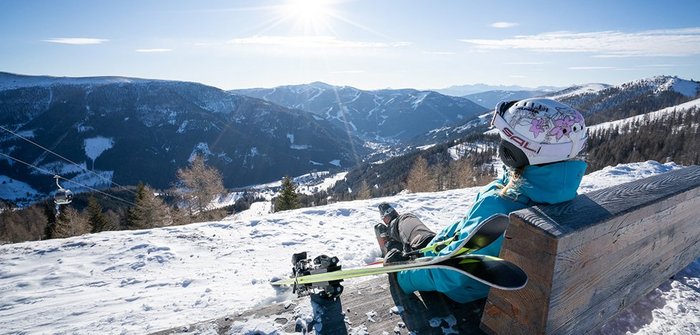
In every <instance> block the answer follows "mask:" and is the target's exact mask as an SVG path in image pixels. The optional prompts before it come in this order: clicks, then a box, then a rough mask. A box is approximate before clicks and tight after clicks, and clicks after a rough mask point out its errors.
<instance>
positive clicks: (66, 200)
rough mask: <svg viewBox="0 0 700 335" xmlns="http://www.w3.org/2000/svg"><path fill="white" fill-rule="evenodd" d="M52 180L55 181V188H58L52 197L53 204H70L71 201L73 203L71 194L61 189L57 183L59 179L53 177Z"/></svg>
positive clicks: (67, 190)
mask: <svg viewBox="0 0 700 335" xmlns="http://www.w3.org/2000/svg"><path fill="white" fill-rule="evenodd" d="M53 178H54V179H56V186H58V190H56V193H54V195H53V202H54V203H55V204H56V205H67V204H70V203H71V201H73V192H71V190H69V189H65V188H63V187H61V184H59V183H58V179H59V178H60V177H59V176H58V175H56V176H53Z"/></svg>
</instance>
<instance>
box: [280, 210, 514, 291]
mask: <svg viewBox="0 0 700 335" xmlns="http://www.w3.org/2000/svg"><path fill="white" fill-rule="evenodd" d="M507 226H508V216H507V215H504V214H496V215H493V216H491V217H489V218H487V219H486V220H484V221H482V222H481V223H480V224H479V225H478V226H477V227H475V228H474V229H473V230H472V231H471V232H470V233H469V235H467V237H466V238H465V239H464V240H463V241H462V242H461V244H460V245H459V246H458V247H456V248H455V249H454V250H453V251H452V252H450V253H449V254H446V255H438V256H424V257H419V258H415V259H412V260H408V261H404V262H396V263H389V264H387V265H383V264H372V265H368V266H363V267H358V268H352V269H345V270H343V269H341V266H340V265H338V259H337V257H328V256H324V255H322V256H319V257H316V258H315V259H314V260H313V261H311V260H309V259H306V253H305V252H304V253H299V254H295V255H294V257H293V258H292V263H293V264H294V265H295V267H294V269H293V276H292V277H291V278H287V279H281V280H275V281H272V282H271V284H272V285H273V286H290V285H291V286H294V291H295V292H297V293H298V294H299V295H303V294H308V293H312V292H313V291H321V292H322V293H324V294H325V295H327V296H329V297H333V296H338V295H340V293H342V286H341V285H340V284H339V283H340V281H342V280H344V279H350V278H357V277H364V276H372V275H380V274H386V273H394V272H399V271H406V270H420V269H447V270H451V271H456V272H458V273H461V274H464V275H466V276H468V277H470V278H472V279H474V280H476V281H478V282H480V283H483V284H485V285H488V286H491V287H494V288H497V289H502V290H517V289H520V288H523V287H524V286H525V285H526V284H527V274H526V273H525V272H524V271H523V270H522V269H520V268H519V267H518V266H517V265H515V264H513V263H511V262H508V261H506V260H503V259H501V258H498V257H493V256H486V255H476V254H472V252H474V251H476V250H479V249H481V248H483V247H485V246H487V245H489V244H491V243H492V242H494V241H495V240H496V239H498V238H499V237H500V236H501V235H502V234H503V232H504V231H505V229H506V228H507ZM458 238H459V232H455V234H454V235H453V236H452V237H450V238H447V239H445V240H443V241H439V242H437V243H434V244H433V245H431V246H428V247H426V248H423V249H421V250H418V251H419V252H421V253H425V252H432V253H437V252H439V251H440V250H442V249H443V248H444V247H445V246H447V245H449V244H450V243H452V242H453V241H455V240H457V239H458Z"/></svg>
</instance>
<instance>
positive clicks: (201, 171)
mask: <svg viewBox="0 0 700 335" xmlns="http://www.w3.org/2000/svg"><path fill="white" fill-rule="evenodd" d="M177 178H178V179H179V181H180V184H181V186H182V187H184V189H183V188H181V189H179V190H178V191H177V193H178V195H179V197H180V199H182V200H183V201H184V203H185V206H186V207H187V208H188V209H189V211H190V215H193V214H195V213H201V212H202V211H204V210H206V209H207V207H208V206H209V204H210V203H211V202H212V201H213V200H214V199H216V197H218V196H219V195H221V194H222V193H224V183H223V179H222V177H221V173H219V170H217V169H216V168H212V167H208V166H206V165H205V164H204V158H202V157H201V156H199V155H198V156H196V157H195V158H194V160H192V162H191V163H190V166H189V167H187V168H184V169H178V170H177Z"/></svg>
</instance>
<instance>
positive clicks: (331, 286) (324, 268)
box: [292, 252, 343, 299]
mask: <svg viewBox="0 0 700 335" xmlns="http://www.w3.org/2000/svg"><path fill="white" fill-rule="evenodd" d="M338 262H340V260H339V259H338V257H335V256H333V257H328V256H326V255H320V256H317V257H316V258H314V259H313V260H312V259H310V258H308V256H307V253H306V252H300V253H296V254H294V255H293V256H292V265H294V268H293V269H292V275H293V277H294V278H295V282H294V287H293V291H292V292H294V293H296V294H297V296H298V297H303V296H307V295H312V294H317V295H319V296H320V297H322V298H326V299H335V298H336V297H338V296H340V294H341V293H343V286H342V285H340V282H341V281H342V280H332V281H325V282H318V283H310V284H299V283H297V282H296V278H297V277H302V276H307V275H311V274H319V273H326V272H333V271H338V270H340V269H341V265H338Z"/></svg>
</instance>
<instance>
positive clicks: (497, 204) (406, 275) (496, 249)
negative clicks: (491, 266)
mask: <svg viewBox="0 0 700 335" xmlns="http://www.w3.org/2000/svg"><path fill="white" fill-rule="evenodd" d="M523 207H524V205H523V204H520V203H517V202H514V201H510V200H508V199H504V198H502V197H500V196H499V195H498V193H497V191H496V190H493V189H486V192H484V193H480V194H479V196H478V197H477V200H476V201H475V203H474V206H473V207H472V209H471V210H470V211H469V214H468V216H467V217H466V218H465V219H463V220H462V221H459V222H456V223H454V224H452V225H451V226H449V227H446V229H447V230H451V231H452V232H455V231H459V232H460V234H459V236H460V237H461V238H460V239H458V240H457V241H455V242H453V243H451V244H450V245H449V246H447V247H446V248H445V249H443V250H442V251H441V252H440V254H448V253H450V252H451V251H453V250H454V249H456V248H457V247H458V246H459V244H461V242H462V241H463V240H464V238H466V237H467V236H468V235H469V232H470V231H471V230H472V229H474V227H476V226H477V224H478V223H480V222H481V221H483V220H484V219H486V218H488V217H490V216H492V215H494V214H497V213H504V214H507V213H510V212H512V211H514V210H518V209H521V208H523ZM443 232H445V230H443ZM502 243H503V237H501V238H499V239H498V240H496V241H494V242H493V243H491V244H490V245H488V246H487V247H485V248H483V249H480V250H477V251H475V252H474V254H480V255H491V256H498V254H499V253H500V250H501V245H502ZM397 279H398V282H399V285H400V286H401V289H402V290H403V291H404V292H405V293H411V292H414V291H438V292H442V293H445V294H446V295H447V296H448V297H450V298H451V299H452V300H455V301H457V302H461V303H464V302H468V301H473V300H476V299H479V298H482V297H485V296H486V294H488V289H489V287H488V286H487V285H484V284H482V283H479V282H477V281H475V280H473V279H471V278H469V277H467V276H465V275H462V274H459V273H457V272H455V271H450V270H446V269H427V270H409V271H402V272H399V273H398V275H397Z"/></svg>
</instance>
